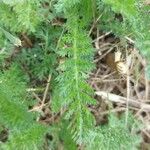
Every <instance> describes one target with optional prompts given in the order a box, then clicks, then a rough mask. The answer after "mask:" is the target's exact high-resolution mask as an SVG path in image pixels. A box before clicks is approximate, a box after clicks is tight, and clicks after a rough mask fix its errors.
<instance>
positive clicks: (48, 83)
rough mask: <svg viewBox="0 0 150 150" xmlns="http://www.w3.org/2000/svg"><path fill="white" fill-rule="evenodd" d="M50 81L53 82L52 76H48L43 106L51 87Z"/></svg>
mask: <svg viewBox="0 0 150 150" xmlns="http://www.w3.org/2000/svg"><path fill="white" fill-rule="evenodd" d="M50 80H51V74H49V76H48V80H47V85H46V88H45V91H44V96H43V99H42V105H44V104H45V100H46V96H47V93H48V89H49V85H50Z"/></svg>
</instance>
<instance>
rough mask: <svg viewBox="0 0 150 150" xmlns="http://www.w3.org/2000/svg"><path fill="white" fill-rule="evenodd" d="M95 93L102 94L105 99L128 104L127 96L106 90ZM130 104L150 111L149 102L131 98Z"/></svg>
mask: <svg viewBox="0 0 150 150" xmlns="http://www.w3.org/2000/svg"><path fill="white" fill-rule="evenodd" d="M95 94H96V95H98V96H101V97H102V98H103V99H104V100H109V101H111V102H115V103H121V104H126V101H127V98H125V97H122V96H119V95H116V94H112V93H107V92H105V91H96V92H95ZM128 104H129V106H130V107H135V108H138V109H142V110H145V111H148V112H150V105H149V104H145V103H142V102H138V101H136V100H133V99H129V100H128Z"/></svg>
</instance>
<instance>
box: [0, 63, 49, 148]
mask: <svg viewBox="0 0 150 150" xmlns="http://www.w3.org/2000/svg"><path fill="white" fill-rule="evenodd" d="M19 70H20V69H19V68H18V67H17V66H16V65H13V66H12V67H11V68H10V69H9V70H8V71H5V72H4V73H2V74H1V75H0V87H1V88H0V102H1V103H0V116H1V117H0V122H1V123H3V125H4V126H5V127H6V128H8V129H9V130H10V131H9V132H10V133H9V134H10V141H8V142H7V144H6V145H3V144H1V145H2V148H3V146H4V149H18V150H19V149H21V148H23V147H25V148H23V149H28V148H30V149H37V148H36V147H38V144H42V143H41V142H42V141H41V138H40V137H43V136H44V135H45V132H46V131H47V129H46V127H44V126H42V125H38V124H36V123H35V122H34V120H33V119H34V115H31V114H30V113H29V112H28V109H27V106H26V103H25V91H26V90H25V88H26V86H25V85H26V84H25V79H26V78H25V77H24V76H23V75H22V74H21V72H20V71H19ZM32 141H33V142H32ZM32 144H33V145H32ZM35 145H36V146H35ZM22 146H23V147H22Z"/></svg>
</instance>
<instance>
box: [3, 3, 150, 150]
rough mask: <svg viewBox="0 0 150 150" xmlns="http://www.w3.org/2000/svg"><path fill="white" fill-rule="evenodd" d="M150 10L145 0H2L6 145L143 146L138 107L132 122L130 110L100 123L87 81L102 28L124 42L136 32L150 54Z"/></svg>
mask: <svg viewBox="0 0 150 150" xmlns="http://www.w3.org/2000/svg"><path fill="white" fill-rule="evenodd" d="M149 10H150V6H149V5H147V4H145V2H144V1H142V0H141V1H140V0H123V1H120V0H32V1H31V0H2V1H0V18H1V21H0V149H2V150H3V149H4V150H40V149H43V150H44V149H60V147H63V148H64V149H65V150H70V149H71V150H73V149H78V148H80V149H90V150H93V149H102V150H105V149H109V150H120V149H137V147H138V146H139V145H140V142H141V138H140V136H138V135H137V131H139V130H140V123H139V122H138V121H137V120H136V119H135V118H134V117H133V115H132V113H131V114H130V113H129V115H128V124H127V125H126V124H125V114H122V116H120V117H119V118H118V117H117V116H116V115H115V114H114V113H110V114H109V117H108V120H109V121H108V123H107V124H105V125H100V124H99V125H96V124H95V122H96V121H95V117H94V115H93V114H92V113H91V111H90V108H89V107H90V106H94V105H96V104H97V101H96V99H94V90H93V89H92V87H91V86H90V85H89V84H88V82H87V80H88V78H89V75H90V72H91V71H92V70H94V68H95V65H94V63H93V59H94V55H95V52H96V48H95V47H94V46H93V44H92V40H93V38H95V32H96V31H95V28H98V29H99V30H100V31H101V32H108V31H111V32H112V33H113V36H116V37H118V38H120V39H121V40H122V41H123V42H124V44H125V45H126V43H127V42H126V37H130V38H131V39H133V40H134V41H135V43H134V44H135V47H136V48H137V49H139V51H140V53H141V54H142V56H143V57H145V58H146V60H147V62H148V61H149V60H150V50H149V48H150V44H149V41H150V30H149V27H150V15H149ZM92 27H93V28H92ZM91 29H92V30H91ZM149 68H150V66H149V64H148V63H147V65H146V69H145V71H146V73H147V75H149ZM109 107H110V108H109V109H111V107H112V106H109ZM46 110H48V111H49V112H48V113H47V114H48V115H47V116H48V117H47V118H48V121H47V120H46V121H45V120H44V119H43V118H44V117H45V116H46V115H45V114H46ZM131 129H132V132H131ZM134 129H135V130H134Z"/></svg>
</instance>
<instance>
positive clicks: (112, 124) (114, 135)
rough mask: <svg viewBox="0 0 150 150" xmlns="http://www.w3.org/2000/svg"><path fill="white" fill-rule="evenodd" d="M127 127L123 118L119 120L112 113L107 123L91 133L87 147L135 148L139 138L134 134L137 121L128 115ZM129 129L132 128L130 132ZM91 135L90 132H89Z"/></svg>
mask: <svg viewBox="0 0 150 150" xmlns="http://www.w3.org/2000/svg"><path fill="white" fill-rule="evenodd" d="M129 120H130V121H129V124H128V128H127V127H126V126H125V118H124V117H122V118H121V119H120V120H119V119H118V118H117V117H116V116H114V115H113V114H111V115H110V117H109V123H108V125H104V126H99V127H97V128H96V130H97V134H94V135H93V138H91V139H92V140H91V142H90V144H89V145H88V147H87V149H89V150H92V149H97V148H98V149H99V150H103V149H108V150H120V149H124V150H128V149H137V146H138V145H139V142H140V138H139V137H138V136H137V135H135V134H134V132H136V130H137V129H138V128H139V127H138V126H139V123H138V122H137V121H135V120H134V119H133V117H132V116H131V115H130V117H129ZM129 129H132V133H130V131H129ZM90 134H91V135H92V133H90Z"/></svg>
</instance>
